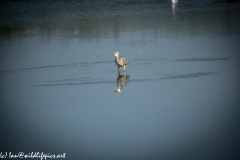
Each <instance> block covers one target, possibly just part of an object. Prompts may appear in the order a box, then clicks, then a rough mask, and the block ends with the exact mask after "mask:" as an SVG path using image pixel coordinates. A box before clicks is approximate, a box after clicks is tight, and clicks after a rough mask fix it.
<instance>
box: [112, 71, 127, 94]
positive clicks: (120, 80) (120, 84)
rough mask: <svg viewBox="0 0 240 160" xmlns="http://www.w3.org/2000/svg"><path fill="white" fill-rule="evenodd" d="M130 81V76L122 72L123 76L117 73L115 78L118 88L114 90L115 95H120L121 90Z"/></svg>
mask: <svg viewBox="0 0 240 160" xmlns="http://www.w3.org/2000/svg"><path fill="white" fill-rule="evenodd" d="M129 79H130V76H129V75H127V74H126V72H124V75H121V74H120V72H118V78H117V86H118V88H117V89H116V90H115V92H116V93H118V94H121V89H123V88H124V87H126V86H127V84H128V81H129Z"/></svg>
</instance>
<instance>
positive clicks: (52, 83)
mask: <svg viewBox="0 0 240 160" xmlns="http://www.w3.org/2000/svg"><path fill="white" fill-rule="evenodd" d="M45 82H46V83H42V84H36V85H31V86H43V87H44V86H46V87H47V86H49V87H50V86H52V87H54V86H76V85H89V84H90V85H92V84H113V83H116V81H115V80H106V79H100V78H99V79H91V78H88V77H86V78H79V79H62V80H53V81H45Z"/></svg>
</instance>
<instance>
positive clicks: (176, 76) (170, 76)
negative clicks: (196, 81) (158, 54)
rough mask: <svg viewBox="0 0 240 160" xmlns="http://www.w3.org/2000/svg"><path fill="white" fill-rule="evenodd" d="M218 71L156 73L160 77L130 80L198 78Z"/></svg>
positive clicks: (133, 80)
mask: <svg viewBox="0 0 240 160" xmlns="http://www.w3.org/2000/svg"><path fill="white" fill-rule="evenodd" d="M219 73H220V71H212V72H196V73H187V74H165V75H164V74H160V73H159V74H158V75H161V77H160V78H156V79H149V78H147V79H132V80H131V82H148V81H160V80H167V79H173V80H177V79H185V78H200V77H205V76H210V75H214V74H219Z"/></svg>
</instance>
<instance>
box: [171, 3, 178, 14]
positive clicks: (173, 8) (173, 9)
mask: <svg viewBox="0 0 240 160" xmlns="http://www.w3.org/2000/svg"><path fill="white" fill-rule="evenodd" d="M177 3H178V0H172V12H173V17H174V18H175V10H176V8H177Z"/></svg>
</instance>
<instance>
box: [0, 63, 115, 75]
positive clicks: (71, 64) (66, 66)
mask: <svg viewBox="0 0 240 160" xmlns="http://www.w3.org/2000/svg"><path fill="white" fill-rule="evenodd" d="M102 63H104V64H106V63H113V61H96V62H81V63H67V64H57V65H45V66H39V67H29V68H20V69H10V70H3V71H0V73H17V72H20V71H32V70H42V69H69V68H76V67H90V66H93V65H94V64H102Z"/></svg>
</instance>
